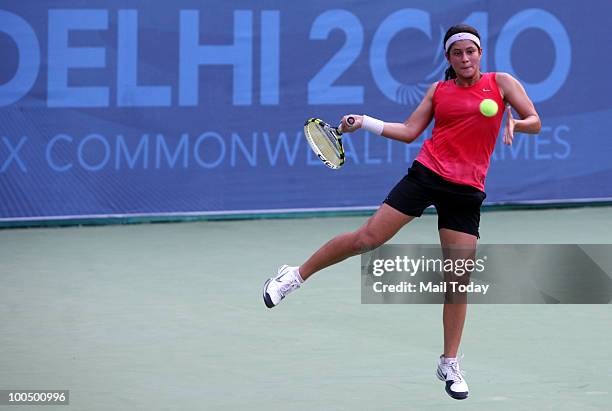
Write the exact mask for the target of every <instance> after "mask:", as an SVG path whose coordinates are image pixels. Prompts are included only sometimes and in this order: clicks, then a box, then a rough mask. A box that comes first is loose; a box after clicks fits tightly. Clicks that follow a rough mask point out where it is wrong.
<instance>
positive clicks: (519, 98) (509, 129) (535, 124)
mask: <svg viewBox="0 0 612 411" xmlns="http://www.w3.org/2000/svg"><path fill="white" fill-rule="evenodd" d="M495 79H496V81H497V85H498V87H499V89H500V91H501V93H502V97H503V99H504V102H506V103H507V104H509V105H510V106H512V108H514V109H515V110H516V112H517V113H518V115H519V116H520V119H515V118H513V117H512V110H511V109H510V107H508V108H507V113H506V114H507V117H506V126H505V128H504V143H506V144H512V139H513V138H514V132H515V131H516V132H518V133H529V134H538V133H539V132H540V129H541V128H542V123H541V121H540V116H539V115H538V112H537V111H536V109H535V107H534V105H533V102H532V101H531V99H530V98H529V96H527V92H525V88H524V87H523V85H522V84H521V83H519V81H518V80H517V79H515V78H514V77H512V76H511V75H510V74H507V73H497V74H496V76H495Z"/></svg>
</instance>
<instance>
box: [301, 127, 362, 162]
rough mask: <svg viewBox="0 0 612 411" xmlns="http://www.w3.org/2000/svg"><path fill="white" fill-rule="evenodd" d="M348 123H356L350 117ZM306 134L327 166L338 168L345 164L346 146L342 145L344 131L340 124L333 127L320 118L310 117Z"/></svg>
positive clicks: (310, 143) (314, 149)
mask: <svg viewBox="0 0 612 411" xmlns="http://www.w3.org/2000/svg"><path fill="white" fill-rule="evenodd" d="M346 121H347V123H348V124H350V125H352V124H354V123H355V119H354V118H353V117H349V118H348V119H347V120H346ZM304 136H306V141H308V144H309V145H310V148H312V151H314V152H315V154H316V155H317V157H319V159H320V160H321V161H322V162H323V164H325V165H326V166H327V167H329V168H332V169H338V168H340V167H342V165H343V164H344V148H343V147H342V131H341V129H340V126H338V127H332V126H330V125H329V124H327V123H326V122H324V121H323V120H321V119H318V118H310V119H308V120H306V123H304Z"/></svg>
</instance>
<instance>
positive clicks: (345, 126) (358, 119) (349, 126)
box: [340, 114, 363, 133]
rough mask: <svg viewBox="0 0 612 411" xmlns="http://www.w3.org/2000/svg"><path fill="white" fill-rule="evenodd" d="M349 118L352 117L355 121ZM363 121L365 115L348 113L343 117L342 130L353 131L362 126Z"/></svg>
mask: <svg viewBox="0 0 612 411" xmlns="http://www.w3.org/2000/svg"><path fill="white" fill-rule="evenodd" d="M349 118H352V119H353V121H352V122H349ZM362 123H363V116H360V115H358V114H347V115H346V116H344V117H342V121H341V122H340V131H342V132H343V133H352V132H354V131H356V130H358V129H360V128H361V124H362Z"/></svg>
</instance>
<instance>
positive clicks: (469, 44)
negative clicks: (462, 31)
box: [446, 40, 482, 78]
mask: <svg viewBox="0 0 612 411" xmlns="http://www.w3.org/2000/svg"><path fill="white" fill-rule="evenodd" d="M481 56H482V50H481V49H479V48H478V46H476V44H474V42H473V41H471V40H459V41H456V42H454V43H453V44H452V46H451V48H450V50H449V52H448V55H447V56H446V58H447V59H448V62H449V63H450V65H451V66H452V67H453V69H454V70H455V73H457V77H463V78H473V77H474V76H476V75H477V74H478V72H479V71H480V57H481Z"/></svg>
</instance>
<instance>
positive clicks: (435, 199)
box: [384, 161, 487, 238]
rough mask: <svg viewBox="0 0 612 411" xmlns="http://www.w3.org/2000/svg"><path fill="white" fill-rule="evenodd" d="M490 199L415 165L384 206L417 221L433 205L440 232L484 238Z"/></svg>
mask: <svg viewBox="0 0 612 411" xmlns="http://www.w3.org/2000/svg"><path fill="white" fill-rule="evenodd" d="M486 197H487V195H486V194H485V193H484V192H483V191H480V190H479V189H477V188H476V187H472V186H468V185H463V184H456V183H451V182H450V181H447V180H445V179H443V178H442V177H441V176H440V175H438V174H436V173H434V172H433V171H431V170H430V169H428V168H427V167H425V166H424V165H423V164H421V163H419V162H418V161H415V162H413V163H412V167H410V168H409V169H408V174H406V176H404V178H402V179H401V180H400V182H399V183H397V185H396V186H395V187H393V189H392V190H391V192H390V193H389V195H388V196H387V198H386V199H385V201H384V202H385V203H386V204H389V205H390V206H391V207H393V208H394V209H396V210H398V211H399V212H401V213H404V214H406V215H410V216H414V217H420V216H421V215H422V214H423V211H424V210H425V209H426V208H427V207H429V206H430V205H433V206H435V207H436V210H437V212H438V230H439V229H441V228H448V229H451V230H455V231H460V232H462V233H468V234H472V235H475V236H476V237H478V238H480V234H479V233H478V227H479V225H480V206H481V205H482V202H483V201H484V199H485V198H486Z"/></svg>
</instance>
